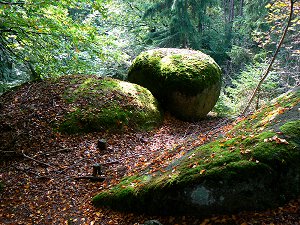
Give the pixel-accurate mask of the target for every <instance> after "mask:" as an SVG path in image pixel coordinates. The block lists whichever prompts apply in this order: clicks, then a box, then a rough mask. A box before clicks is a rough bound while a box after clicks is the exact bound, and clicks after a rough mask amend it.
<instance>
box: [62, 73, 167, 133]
mask: <svg viewBox="0 0 300 225" xmlns="http://www.w3.org/2000/svg"><path fill="white" fill-rule="evenodd" d="M64 79H70V85H68V86H66V90H65V92H64V94H63V98H64V99H65V100H66V101H67V102H69V103H70V104H71V105H72V108H71V110H70V111H69V112H67V113H66V114H65V116H64V120H63V121H62V123H60V124H59V125H58V129H59V130H60V131H63V132H67V133H77V132H90V131H103V130H107V131H122V130H123V129H124V128H130V129H134V130H148V129H151V128H153V127H155V126H158V125H159V124H160V123H161V121H162V115H161V113H160V111H159V109H158V103H157V101H156V99H155V98H154V97H153V95H152V94H151V92H150V91H149V90H147V89H146V88H143V87H141V86H139V85H137V84H132V83H129V82H125V81H120V80H117V79H111V78H99V77H89V76H83V77H81V76H79V77H70V78H62V81H64Z"/></svg>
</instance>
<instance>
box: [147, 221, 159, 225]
mask: <svg viewBox="0 0 300 225" xmlns="http://www.w3.org/2000/svg"><path fill="white" fill-rule="evenodd" d="M144 225H162V224H161V223H160V222H159V221H157V220H148V221H145V223H144Z"/></svg>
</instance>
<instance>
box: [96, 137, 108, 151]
mask: <svg viewBox="0 0 300 225" xmlns="http://www.w3.org/2000/svg"><path fill="white" fill-rule="evenodd" d="M97 148H98V149H99V150H107V144H106V140H105V139H100V140H98V143H97Z"/></svg>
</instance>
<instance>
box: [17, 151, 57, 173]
mask: <svg viewBox="0 0 300 225" xmlns="http://www.w3.org/2000/svg"><path fill="white" fill-rule="evenodd" d="M22 155H23V157H25V158H27V159H30V160H32V161H34V162H37V163H39V164H42V165H44V166H48V167H51V168H54V169H56V167H54V166H51V165H50V164H47V163H44V162H42V161H39V160H37V159H34V158H32V157H30V156H28V155H25V154H24V152H23V151H22Z"/></svg>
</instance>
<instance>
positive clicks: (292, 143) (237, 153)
mask: <svg viewBox="0 0 300 225" xmlns="http://www.w3.org/2000/svg"><path fill="white" fill-rule="evenodd" d="M298 93H299V92H296V93H294V94H288V95H287V96H288V98H287V97H286V96H282V97H281V98H279V99H278V100H277V103H276V105H272V106H267V107H265V108H264V109H262V110H261V111H259V112H257V113H255V114H253V115H251V116H250V117H249V118H248V119H246V120H243V121H241V122H240V123H238V124H237V125H236V126H235V127H234V128H233V129H232V130H233V131H232V132H231V133H230V134H229V135H230V136H231V138H230V139H229V138H228V137H227V138H224V139H221V140H217V141H213V142H211V143H208V144H206V145H203V146H200V147H198V148H196V149H194V150H192V151H191V152H189V154H187V155H186V156H184V157H182V158H181V159H179V160H177V159H176V160H174V161H173V162H172V163H171V165H172V166H169V167H168V168H167V169H166V171H165V172H164V173H157V174H155V176H154V175H153V176H150V175H149V176H148V177H147V179H140V178H139V176H138V175H137V176H135V177H134V178H133V179H135V180H139V182H138V185H135V186H132V183H131V182H132V180H131V181H130V179H132V178H130V177H128V178H125V180H126V179H129V181H130V182H129V183H124V182H123V183H122V186H123V188H125V189H127V188H128V189H129V190H131V191H132V192H129V191H128V197H129V198H134V201H135V203H134V204H135V205H138V206H139V208H143V207H146V208H147V210H149V209H150V208H149V207H148V205H151V204H153V205H152V206H153V207H155V206H156V207H159V204H158V203H156V200H157V199H160V200H161V199H165V198H166V197H165V196H169V198H172V197H174V196H175V198H179V196H180V194H179V193H181V194H182V193H185V190H187V189H186V188H187V187H190V188H193V187H195V186H197V185H200V186H201V185H206V187H209V188H211V189H214V188H217V187H216V185H217V186H218V185H220V184H226V185H227V186H226V187H230V188H232V189H230V190H228V191H229V192H230V191H233V192H234V191H235V188H237V189H238V187H239V186H236V185H237V184H238V185H241V186H243V184H247V183H248V182H251V181H253V180H255V181H256V182H258V183H257V184H254V186H253V187H251V188H250V189H249V190H247V189H246V192H245V193H246V194H247V191H249V193H250V194H253V196H256V195H255V193H256V190H260V189H261V190H264V189H265V187H268V188H269V189H270V190H271V191H274V193H271V191H270V193H269V192H266V193H265V195H268V196H266V199H268V201H269V200H270V201H272V202H271V204H272V205H274V204H275V203H276V201H277V202H278V201H280V199H281V200H282V199H284V198H286V197H287V196H289V193H290V192H292V193H299V192H300V188H299V179H300V178H299V171H300V164H299V160H300V147H299V146H300V143H299V136H300V130H299V129H300V126H299V125H300V124H299V123H300V122H299V120H294V121H291V122H287V123H286V124H284V125H283V126H281V127H280V130H281V131H282V134H281V133H276V132H275V131H273V130H270V129H267V128H271V126H270V124H271V123H272V120H271V121H269V122H264V123H263V124H262V121H263V120H265V119H266V117H267V116H268V115H269V114H271V116H272V117H273V115H274V112H277V111H278V108H279V107H283V106H287V105H291V106H295V105H296V104H298V102H299V95H298ZM295 96H298V97H296V98H295ZM279 109H280V108H279ZM276 115H277V114H275V116H276ZM275 118H276V117H275ZM232 136H234V138H233V137H232ZM287 142H288V143H287ZM278 179H280V182H281V183H280V184H278V185H277V184H276V185H275V186H276V187H274V182H277V180H278ZM265 185H266V186H265ZM130 188H134V189H130ZM269 189H268V190H269ZM118 192H120V189H112V190H111V192H110V196H111V197H112V196H114V197H113V198H114V201H117V202H118V204H120V205H122V204H123V203H122V201H124V199H126V195H127V194H126V193H125V192H123V194H125V196H123V197H122V201H119V198H118V197H117V196H119V194H118ZM278 193H280V195H282V196H281V197H278V198H277V197H274V196H278ZM240 194H241V196H240V197H241V198H243V197H246V196H247V198H248V197H249V196H248V195H246V196H243V193H240ZM273 195H274V196H273ZM133 196H134V197H133ZM272 196H273V197H272ZM293 196H294V195H293ZM260 197H261V196H260ZM101 198H102V199H101V200H99V199H98V200H97V201H103V199H105V198H106V197H105V196H103V195H102V197H101ZM155 199H156V200H155ZM274 199H275V200H274ZM167 200H169V199H167ZM97 201H96V202H97ZM125 201H126V200H125ZM161 201H162V200H161ZM249 201H253V202H254V203H253V204H254V205H255V201H256V200H255V199H251V195H250V197H249ZM273 201H274V202H273ZM145 202H146V203H145ZM98 203H99V202H98ZM99 204H101V203H99ZM126 204H127V203H125V205H126ZM251 204H252V203H251ZM246 205H247V204H246ZM266 205H268V204H266ZM126 207H128V205H126ZM131 207H132V209H136V207H135V206H131ZM164 207H169V206H166V205H165V206H164ZM154 211H155V209H154ZM155 212H157V210H156V211H155Z"/></svg>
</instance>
